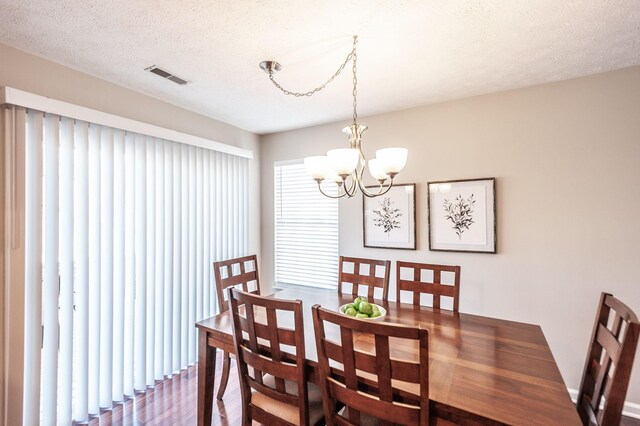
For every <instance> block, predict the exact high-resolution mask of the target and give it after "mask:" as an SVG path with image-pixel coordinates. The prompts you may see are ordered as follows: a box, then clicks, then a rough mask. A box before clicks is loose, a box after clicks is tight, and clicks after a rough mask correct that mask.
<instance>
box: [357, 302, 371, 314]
mask: <svg viewBox="0 0 640 426" xmlns="http://www.w3.org/2000/svg"><path fill="white" fill-rule="evenodd" d="M360 313H363V314H367V315H371V314H372V313H373V306H372V305H371V303H369V302H367V301H366V300H363V301H362V302H360Z"/></svg>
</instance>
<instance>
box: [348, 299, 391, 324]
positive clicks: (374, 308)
mask: <svg viewBox="0 0 640 426" xmlns="http://www.w3.org/2000/svg"><path fill="white" fill-rule="evenodd" d="M340 312H342V313H343V314H344V315H347V316H350V317H353V318H358V319H364V320H373V321H381V320H382V319H383V318H384V316H385V315H386V314H387V310H386V309H385V308H383V307H382V306H380V305H376V304H375V303H369V301H368V300H367V298H366V297H356V298H355V299H354V301H353V302H351V303H346V304H344V305H342V306H340Z"/></svg>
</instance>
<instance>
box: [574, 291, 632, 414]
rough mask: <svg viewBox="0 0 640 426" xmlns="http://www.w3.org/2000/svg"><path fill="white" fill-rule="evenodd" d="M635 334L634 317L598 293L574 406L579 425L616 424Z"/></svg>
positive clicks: (629, 369) (606, 295) (623, 305)
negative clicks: (598, 303) (596, 310)
mask: <svg viewBox="0 0 640 426" xmlns="http://www.w3.org/2000/svg"><path fill="white" fill-rule="evenodd" d="M639 334H640V323H638V317H637V316H636V314H635V313H634V312H633V311H632V310H631V309H629V307H628V306H626V305H625V304H624V303H622V302H620V301H619V300H618V299H616V298H615V297H613V296H612V295H611V294H608V293H602V295H601V297H600V305H599V307H598V312H597V314H596V321H595V325H594V327H593V333H592V334H591V345H590V347H589V352H588V354H587V361H586V363H585V367H584V373H583V375H582V382H581V384H580V391H579V393H578V399H577V403H576V406H577V409H578V414H579V415H580V418H581V420H582V423H583V424H585V425H619V424H620V420H621V418H622V408H623V405H624V400H625V397H626V395H627V388H628V386H629V377H630V376H631V367H632V365H633V359H634V356H635V353H636V348H637V346H638V335H639ZM603 402H604V404H603Z"/></svg>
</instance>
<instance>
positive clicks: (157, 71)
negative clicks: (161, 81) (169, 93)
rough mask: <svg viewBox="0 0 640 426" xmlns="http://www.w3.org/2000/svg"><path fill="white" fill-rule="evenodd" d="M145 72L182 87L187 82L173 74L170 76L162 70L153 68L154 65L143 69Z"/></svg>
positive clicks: (156, 67)
mask: <svg viewBox="0 0 640 426" xmlns="http://www.w3.org/2000/svg"><path fill="white" fill-rule="evenodd" d="M145 71H149V72H152V73H154V74H155V75H159V76H160V77H162V78H166V79H167V80H171V81H173V82H174V83H176V84H179V85H181V86H184V85H185V84H188V83H189V81H188V80H185V79H184V78H180V77H178V76H175V75H173V74H171V73H170V72H169V71H166V70H163V69H162V68H160V67H158V66H155V65H151V66H150V67H147V68H145Z"/></svg>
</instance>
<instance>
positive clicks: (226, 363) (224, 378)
mask: <svg viewBox="0 0 640 426" xmlns="http://www.w3.org/2000/svg"><path fill="white" fill-rule="evenodd" d="M230 369H231V357H230V356H229V352H225V353H224V359H223V360H222V375H221V376H220V385H219V386H218V396H217V398H218V400H219V401H222V397H223V396H224V391H225V390H227V383H228V382H229V370H230Z"/></svg>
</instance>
